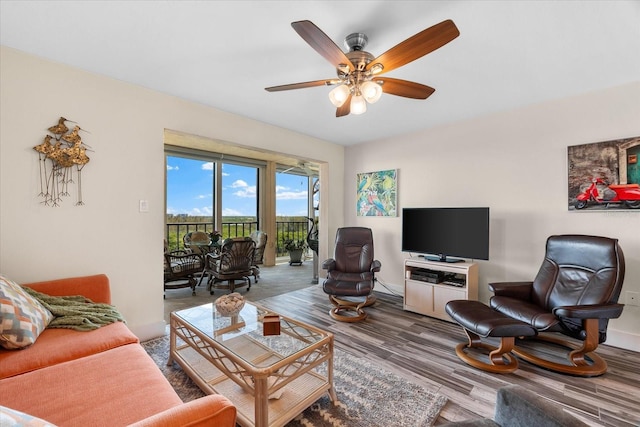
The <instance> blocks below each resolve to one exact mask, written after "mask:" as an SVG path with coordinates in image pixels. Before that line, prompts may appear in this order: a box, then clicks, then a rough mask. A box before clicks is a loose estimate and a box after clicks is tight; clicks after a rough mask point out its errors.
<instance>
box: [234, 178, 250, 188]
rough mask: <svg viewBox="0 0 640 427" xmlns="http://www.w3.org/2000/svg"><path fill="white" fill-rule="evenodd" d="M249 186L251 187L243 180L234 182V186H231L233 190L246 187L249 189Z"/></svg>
mask: <svg viewBox="0 0 640 427" xmlns="http://www.w3.org/2000/svg"><path fill="white" fill-rule="evenodd" d="M248 186H249V184H247V182H246V181H243V180H241V179H238V180H236V181H233V184H231V188H244V187H248Z"/></svg>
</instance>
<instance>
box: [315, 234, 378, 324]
mask: <svg viewBox="0 0 640 427" xmlns="http://www.w3.org/2000/svg"><path fill="white" fill-rule="evenodd" d="M380 267H381V264H380V261H378V260H374V257H373V233H372V232H371V229H370V228H365V227H343V228H339V229H338V231H337V233H336V244H335V250H334V256H333V258H329V259H327V260H326V261H324V262H323V263H322V268H323V269H324V270H327V279H326V280H325V281H324V283H323V290H324V292H325V293H327V294H329V301H331V303H332V304H333V306H334V307H333V308H332V309H331V310H330V311H329V314H330V315H331V317H333V318H334V319H336V320H339V321H342V322H357V321H359V320H363V319H365V318H366V317H367V314H366V313H365V311H364V310H363V307H366V306H370V305H372V304H373V303H374V302H375V297H374V296H373V295H372V292H373V287H374V284H375V280H376V279H375V273H376V272H378V271H380ZM350 312H351V313H350ZM353 312H355V314H354V313H353Z"/></svg>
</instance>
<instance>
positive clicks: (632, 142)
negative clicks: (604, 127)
mask: <svg viewBox="0 0 640 427" xmlns="http://www.w3.org/2000/svg"><path fill="white" fill-rule="evenodd" d="M639 154H640V136H636V137H633V138H625V139H616V140H612V141H603V142H595V143H591V144H583V145H573V146H570V147H568V150H567V157H568V173H569V179H568V185H569V204H568V206H569V210H570V211H575V212H588V211H607V210H632V211H636V212H639V213H640V163H638V155H639Z"/></svg>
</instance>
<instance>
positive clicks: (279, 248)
mask: <svg viewBox="0 0 640 427" xmlns="http://www.w3.org/2000/svg"><path fill="white" fill-rule="evenodd" d="M310 225H311V223H310V222H309V221H276V235H277V239H276V256H284V255H286V254H287V251H286V250H285V249H284V242H285V241H286V240H288V239H299V240H306V238H307V233H308V232H309V226H310ZM166 227H167V228H166V234H165V236H166V238H167V243H168V245H169V250H171V251H175V250H178V249H184V243H183V240H182V238H183V236H184V235H185V234H187V233H190V232H193V231H204V232H205V233H212V232H214V231H215V230H216V229H215V227H214V225H213V223H210V222H180V223H172V224H166ZM257 229H258V223H257V222H223V223H222V230H218V231H220V232H221V234H222V238H223V239H226V238H228V237H242V236H249V235H250V234H251V233H252V232H254V231H256V230H257ZM268 241H273V240H272V237H271V236H268Z"/></svg>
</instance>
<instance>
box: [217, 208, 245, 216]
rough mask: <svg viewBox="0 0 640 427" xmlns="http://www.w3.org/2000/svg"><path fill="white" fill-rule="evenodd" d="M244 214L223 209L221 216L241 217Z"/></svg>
mask: <svg viewBox="0 0 640 427" xmlns="http://www.w3.org/2000/svg"><path fill="white" fill-rule="evenodd" d="M243 215H244V214H243V213H242V212H240V211H238V210H235V209H229V208H223V209H222V216H243Z"/></svg>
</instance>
